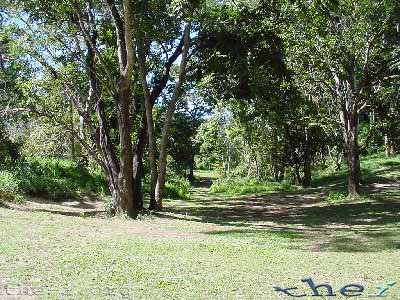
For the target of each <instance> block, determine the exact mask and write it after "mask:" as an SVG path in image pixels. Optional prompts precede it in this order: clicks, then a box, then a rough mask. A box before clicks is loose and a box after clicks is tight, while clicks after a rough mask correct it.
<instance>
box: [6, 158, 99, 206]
mask: <svg viewBox="0 0 400 300" xmlns="http://www.w3.org/2000/svg"><path fill="white" fill-rule="evenodd" d="M8 169H9V170H8V171H9V172H10V173H11V174H12V175H13V176H14V177H15V178H17V179H18V180H19V187H20V190H21V191H22V192H24V193H27V194H30V195H33V196H42V197H47V198H50V199H53V200H60V199H65V198H76V197H78V196H79V193H80V192H85V193H88V192H89V193H95V194H99V193H104V192H105V191H106V190H107V185H106V182H105V180H104V178H103V176H102V174H101V173H100V172H98V173H90V172H89V171H87V170H86V169H84V168H82V167H79V166H78V165H77V164H76V163H74V162H72V161H68V160H59V159H37V158H27V159H24V160H19V161H18V162H17V163H16V164H15V165H13V166H11V167H9V168H8Z"/></svg>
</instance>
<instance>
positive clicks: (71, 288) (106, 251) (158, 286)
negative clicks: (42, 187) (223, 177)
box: [0, 158, 400, 300]
mask: <svg viewBox="0 0 400 300" xmlns="http://www.w3.org/2000/svg"><path fill="white" fill-rule="evenodd" d="M380 160H381V159H380V158H377V159H375V160H373V161H368V162H364V166H365V165H366V164H370V165H371V166H373V167H371V169H374V170H375V171H374V172H373V173H374V174H371V176H372V175H373V176H379V177H380V178H381V181H382V182H391V180H393V179H395V178H398V176H399V174H400V170H399V165H398V164H397V161H398V160H397V161H395V162H389V161H386V160H384V161H380ZM385 163H388V165H385ZM383 168H385V169H383ZM314 192H315V193H314ZM317 192H318V193H317ZM389 192H390V193H391V194H392V196H393V197H398V196H399V194H400V192H399V191H398V190H397V191H394V190H393V189H391V190H390V191H387V193H389ZM196 193H197V194H196ZM298 193H301V192H298ZM311 193H312V194H311ZM385 193H386V192H385ZM310 195H319V191H314V190H311V191H310V193H305V194H300V195H297V194H295V193H289V194H276V195H268V196H266V197H265V198H250V197H248V198H228V197H219V198H215V199H214V201H212V202H211V201H210V195H209V194H208V193H207V190H206V188H204V187H199V188H197V189H196V190H195V191H194V193H193V197H192V200H185V201H184V200H174V201H170V202H168V201H167V202H166V206H167V207H170V209H167V211H166V212H165V213H163V214H161V215H160V217H157V218H152V217H148V218H145V219H144V220H137V221H128V220H120V219H99V218H80V217H67V216H62V215H54V214H47V213H37V212H23V211H14V210H8V209H4V208H0V262H1V264H0V299H23V298H22V297H15V298H10V297H9V298H7V297H6V296H5V290H4V289H3V287H4V285H7V284H8V285H10V286H11V287H16V285H18V284H20V285H24V286H34V287H41V288H43V289H44V294H43V295H42V296H40V297H37V298H38V299H60V298H62V299H271V300H274V299H291V298H289V297H287V296H279V295H278V294H277V293H276V292H274V291H273V286H274V285H281V286H290V285H292V284H293V285H297V286H302V287H304V284H302V283H301V282H300V279H301V278H307V277H312V278H313V279H314V281H316V282H318V283H322V282H329V283H331V284H332V285H333V286H334V288H335V290H336V292H338V290H339V288H340V287H342V286H343V285H345V284H349V283H360V284H363V285H364V286H365V287H366V289H367V290H366V293H365V295H366V294H367V293H368V292H373V291H374V287H375V286H376V285H379V284H383V283H385V282H387V281H389V280H395V281H396V280H397V281H399V283H398V285H397V286H395V287H393V290H392V291H391V293H390V294H389V296H388V297H387V298H386V299H393V300H397V299H399V295H400V278H399V276H400V275H399V270H400V244H399V240H400V239H399V238H400V234H399V228H400V226H399V225H400V219H399V210H398V209H394V208H395V207H397V208H398V205H397V203H391V202H389V203H386V202H383V203H382V201H383V200H387V199H385V197H386V196H385V197H384V199H378V200H376V201H377V202H376V203H373V204H374V205H372V204H368V203H367V204H365V203H354V204H352V205H347V204H346V205H334V206H326V204H320V203H319V202H318V201H321V202H323V201H322V200H323V197H321V198H315V199H314V198H313V199H314V200H315V201H316V204H315V206H311V207H310V206H309V205H308V204H304V205H303V206H302V210H301V211H300V212H299V213H298V215H296V216H291V215H289V214H288V215H286V213H285V209H286V208H285V206H284V204H282V203H281V202H279V200H280V199H285V201H286V199H287V201H288V202H290V201H291V199H295V198H294V197H295V196H299V199H303V198H304V199H308V198H307V197H309V196H310ZM270 197H272V198H270ZM273 197H275V198H273ZM386 198H387V197H386ZM396 199H397V198H396ZM314 200H313V201H314ZM244 201H247V202H246V205H248V203H255V201H264V202H263V203H264V204H265V203H267V204H268V203H269V201H270V202H271V203H270V204H271V209H272V208H273V207H276V206H277V205H278V206H279V207H281V208H282V209H283V211H284V214H283V216H282V215H278V216H276V217H274V216H270V215H259V213H258V211H257V210H254V214H252V215H245V214H243V211H242V210H240V209H238V208H237V209H236V207H239V208H241V207H242V202H244ZM296 201H301V200H296ZM284 203H285V202H284ZM313 203H314V202H313ZM264 204H263V205H264ZM246 207H247V206H245V208H246ZM235 209H236V210H235ZM269 209H270V208H268V210H267V212H269ZM251 211H252V212H253V210H251ZM212 212H214V214H213V213H212ZM266 216H267V217H266ZM358 219H362V220H360V221H358ZM350 226H351V227H350ZM300 291H306V292H307V290H304V289H301V290H299V292H300ZM13 292H14V293H15V289H14V290H13ZM307 293H308V294H309V292H307ZM25 298H26V299H32V298H29V297H25ZM308 298H311V297H304V298H300V299H308ZM336 298H337V299H345V297H336ZM319 299H332V297H326V298H323V297H321V298H319ZM356 299H366V297H359V298H356Z"/></svg>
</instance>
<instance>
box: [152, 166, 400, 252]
mask: <svg viewBox="0 0 400 300" xmlns="http://www.w3.org/2000/svg"><path fill="white" fill-rule="evenodd" d="M389 168H390V169H392V168H397V169H399V168H400V165H397V164H396V165H395V166H392V165H391V166H389ZM385 170H387V168H386V169H385ZM380 172H381V171H380V170H379V171H377V172H376V173H374V174H370V175H369V176H368V178H370V176H371V177H372V176H374V179H375V180H376V181H375V183H369V184H364V185H363V189H362V191H363V194H364V195H365V197H363V198H361V199H359V200H357V201H350V200H346V199H345V200H344V201H343V202H341V203H335V204H329V203H328V202H327V201H326V197H327V195H328V194H329V193H330V192H332V191H337V190H339V191H340V190H341V189H342V186H341V185H336V183H335V182H333V183H332V182H331V184H330V185H327V186H325V187H324V188H310V189H307V190H303V191H296V192H284V193H282V192H279V193H270V194H263V195H251V196H241V197H230V198H229V197H218V196H215V195H210V193H209V188H208V186H209V185H207V184H204V181H203V182H202V183H199V184H198V185H197V186H196V187H195V188H194V189H193V190H192V200H187V201H186V202H179V203H174V202H172V203H170V205H166V206H167V208H166V213H164V212H163V213H160V214H159V216H160V217H163V218H173V219H181V220H188V219H190V220H192V221H196V222H203V223H213V224H216V225H221V226H231V227H232V229H230V230H215V231H209V232H206V234H209V235H213V236H225V237H228V236H230V237H238V238H251V239H255V240H257V239H268V238H269V237H271V234H272V235H274V236H275V237H276V236H279V237H283V238H287V239H290V240H291V241H294V242H295V241H299V242H300V241H302V242H304V241H305V240H307V241H310V242H311V243H310V245H309V246H307V247H306V248H307V249H309V250H312V251H343V252H360V251H361V252H364V251H365V252H374V251H382V250H397V249H400V235H399V229H400V184H399V182H398V181H394V180H390V179H388V178H384V177H382V178H380V177H379V176H380ZM294 244H295V243H294ZM300 244H301V245H300ZM299 247H304V244H303V243H299Z"/></svg>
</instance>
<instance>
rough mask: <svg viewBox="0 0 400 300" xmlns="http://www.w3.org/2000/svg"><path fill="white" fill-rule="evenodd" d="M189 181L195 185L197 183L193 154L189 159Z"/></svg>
mask: <svg viewBox="0 0 400 300" xmlns="http://www.w3.org/2000/svg"><path fill="white" fill-rule="evenodd" d="M188 180H189V181H190V182H191V183H193V182H194V181H195V178H194V154H193V153H192V154H191V155H190V159H189V176H188Z"/></svg>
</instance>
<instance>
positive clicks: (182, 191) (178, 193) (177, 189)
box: [164, 177, 190, 199]
mask: <svg viewBox="0 0 400 300" xmlns="http://www.w3.org/2000/svg"><path fill="white" fill-rule="evenodd" d="M189 189H190V182H189V180H187V179H184V178H181V177H173V178H169V179H168V181H167V182H166V183H165V189H164V197H165V198H170V199H189V198H190V192H189Z"/></svg>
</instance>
